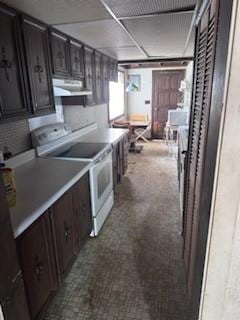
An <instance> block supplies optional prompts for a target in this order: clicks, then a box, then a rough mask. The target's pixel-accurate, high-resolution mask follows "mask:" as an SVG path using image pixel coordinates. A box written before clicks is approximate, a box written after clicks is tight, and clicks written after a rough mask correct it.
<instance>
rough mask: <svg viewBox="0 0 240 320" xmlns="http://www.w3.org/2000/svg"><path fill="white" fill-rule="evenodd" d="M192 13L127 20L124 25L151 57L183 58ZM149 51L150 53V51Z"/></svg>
mask: <svg viewBox="0 0 240 320" xmlns="http://www.w3.org/2000/svg"><path fill="white" fill-rule="evenodd" d="M191 20H192V14H191V13H185V14H177V15H175V14H171V15H163V16H160V17H151V18H142V19H131V20H125V21H124V24H125V26H126V27H127V29H128V30H129V31H130V32H131V34H132V35H133V36H134V38H135V39H136V41H137V42H138V43H139V45H140V46H142V47H143V48H144V49H145V50H146V52H147V53H148V54H149V55H150V56H160V57H162V56H165V55H166V56H167V57H169V55H172V56H173V57H175V56H179V55H180V56H182V54H183V50H184V45H185V42H186V39H187V35H188V32H189V28H190V24H191ZM148 50H149V51H148Z"/></svg>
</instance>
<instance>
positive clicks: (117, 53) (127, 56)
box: [99, 46, 146, 61]
mask: <svg viewBox="0 0 240 320" xmlns="http://www.w3.org/2000/svg"><path fill="white" fill-rule="evenodd" d="M99 51H101V52H102V53H105V54H107V55H109V56H111V57H113V58H114V59H117V60H118V61H123V60H141V59H146V57H145V55H143V54H142V53H141V51H140V50H139V49H138V48H137V47H134V46H131V47H118V48H116V47H114V48H103V49H99Z"/></svg>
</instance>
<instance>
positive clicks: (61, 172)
mask: <svg viewBox="0 0 240 320" xmlns="http://www.w3.org/2000/svg"><path fill="white" fill-rule="evenodd" d="M90 166H91V163H90V162H81V161H71V160H59V159H50V158H49V159H48V158H36V159H34V160H31V161H28V162H27V163H25V164H23V165H21V166H19V167H17V168H16V169H15V179H16V186H17V205H16V206H15V207H14V208H11V209H10V215H11V220H12V226H13V232H14V237H15V238H17V237H18V236H19V235H20V234H21V233H23V232H24V231H25V230H26V229H27V228H28V227H29V226H30V225H31V224H32V223H33V222H34V221H35V220H37V218H39V217H40V216H41V215H42V214H43V213H44V212H45V211H46V210H47V209H48V208H49V207H51V205H53V204H54V202H55V201H57V200H58V199H59V198H60V197H61V196H62V195H63V194H64V193H65V192H66V191H67V190H68V189H69V188H71V187H72V186H73V185H74V184H75V183H76V182H77V181H78V180H79V179H80V178H81V177H82V176H83V175H84V174H85V173H86V172H87V171H88V170H89V169H90Z"/></svg>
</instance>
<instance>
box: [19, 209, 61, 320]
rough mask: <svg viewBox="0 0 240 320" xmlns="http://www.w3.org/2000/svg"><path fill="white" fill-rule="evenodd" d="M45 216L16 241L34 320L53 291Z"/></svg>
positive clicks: (54, 274)
mask: <svg viewBox="0 0 240 320" xmlns="http://www.w3.org/2000/svg"><path fill="white" fill-rule="evenodd" d="M52 243H53V240H52V238H51V236H50V223H49V215H48V212H47V213H45V214H44V215H43V216H41V217H40V218H39V219H38V220H37V221H36V222H34V224H33V225H32V226H31V227H30V228H28V229H27V230H26V231H25V232H24V233H23V234H22V235H21V236H20V237H19V238H18V239H17V244H18V251H19V257H20V264H21V267H22V271H23V279H24V284H25V288H26V292H27V297H28V301H29V309H30V313H31V317H32V319H35V318H36V317H37V316H38V315H39V314H40V312H41V310H42V309H43V307H44V306H45V304H46V303H47V301H48V299H49V298H50V297H51V295H52V294H53V293H54V291H55V290H56V289H57V272H56V266H55V256H54V251H53V246H52Z"/></svg>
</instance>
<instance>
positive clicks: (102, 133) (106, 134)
mask: <svg viewBox="0 0 240 320" xmlns="http://www.w3.org/2000/svg"><path fill="white" fill-rule="evenodd" d="M126 134H128V129H121V128H106V129H96V130H94V131H92V132H90V133H87V134H85V135H83V136H81V137H79V138H77V139H76V140H77V141H80V142H89V143H94V142H99V143H110V144H112V145H115V144H117V143H118V142H119V141H120V140H121V139H122V138H123V137H124V136H125V135H126Z"/></svg>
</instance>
